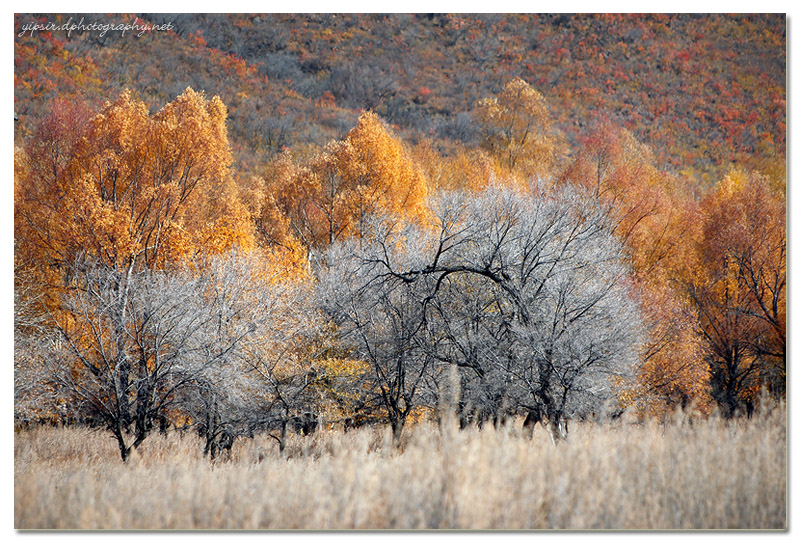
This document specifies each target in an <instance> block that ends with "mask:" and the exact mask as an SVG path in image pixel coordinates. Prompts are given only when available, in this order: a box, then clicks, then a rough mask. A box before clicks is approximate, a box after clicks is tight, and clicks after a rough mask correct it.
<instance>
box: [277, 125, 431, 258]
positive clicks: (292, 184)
mask: <svg viewBox="0 0 800 544" xmlns="http://www.w3.org/2000/svg"><path fill="white" fill-rule="evenodd" d="M273 171H274V172H275V173H276V175H275V177H274V179H273V180H271V181H269V180H268V187H267V190H266V194H265V205H264V207H263V209H262V214H267V215H268V216H269V217H275V218H276V220H273V221H262V225H264V226H265V227H266V230H267V234H268V236H267V237H268V238H270V239H272V240H275V241H278V242H279V243H280V241H281V240H285V235H282V234H281V231H282V225H281V223H283V224H284V225H286V227H288V232H289V234H290V235H291V236H292V237H294V238H295V239H297V240H300V241H301V242H302V243H303V244H304V245H305V246H307V247H316V246H325V245H329V244H331V243H332V242H333V241H335V240H337V239H341V238H347V237H351V236H362V235H363V234H364V229H365V223H364V220H365V218H366V217H367V216H368V215H370V214H371V213H374V212H376V211H384V212H389V213H392V214H396V215H397V217H398V218H405V219H408V220H411V221H415V220H419V219H421V218H422V217H424V215H425V213H426V209H427V208H426V204H425V200H426V197H427V194H428V189H427V184H426V180H425V176H424V175H423V173H422V171H421V170H420V168H419V167H418V166H417V165H416V164H415V163H414V162H413V160H412V159H411V157H410V154H409V153H408V152H407V151H406V149H405V146H404V145H403V143H402V142H401V141H400V140H399V139H398V138H397V137H396V136H394V135H393V134H392V133H391V132H390V130H389V129H388V128H387V127H386V126H385V125H384V123H383V122H382V121H381V120H380V119H379V118H378V116H376V115H375V114H374V113H371V112H366V113H364V114H362V115H361V117H359V119H358V122H357V124H356V126H355V127H353V129H352V130H350V132H348V133H347V135H346V136H345V137H344V139H342V140H340V141H334V142H330V143H329V144H328V145H326V146H325V147H324V148H323V149H322V150H321V151H320V152H319V153H318V154H316V155H315V156H314V157H313V158H312V159H311V160H310V161H308V162H307V163H306V164H303V165H297V164H295V163H294V161H293V160H292V158H291V157H290V155H289V154H288V153H285V154H284V155H282V156H281V157H280V158H279V159H278V161H277V164H276V165H275V166H274V167H273ZM269 225H272V226H269ZM276 225H277V226H276Z"/></svg>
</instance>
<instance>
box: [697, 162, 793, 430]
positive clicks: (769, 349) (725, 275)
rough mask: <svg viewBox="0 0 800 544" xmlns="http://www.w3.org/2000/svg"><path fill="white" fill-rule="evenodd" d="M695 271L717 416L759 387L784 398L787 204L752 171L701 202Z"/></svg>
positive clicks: (746, 405) (750, 399) (751, 399)
mask: <svg viewBox="0 0 800 544" xmlns="http://www.w3.org/2000/svg"><path fill="white" fill-rule="evenodd" d="M702 209H703V212H704V224H703V232H702V237H701V238H700V239H699V240H698V243H697V245H696V251H697V255H698V258H697V263H698V265H699V266H698V268H697V270H696V273H695V274H694V276H693V277H692V278H691V281H690V282H689V283H688V285H687V287H688V292H689V294H690V296H691V299H692V302H693V303H694V305H695V307H696V309H697V312H698V315H699V317H700V327H701V332H702V336H703V339H704V341H705V344H706V349H707V352H708V355H707V357H708V364H709V367H710V373H711V386H712V395H713V397H714V400H715V401H716V402H717V404H718V405H719V407H720V410H721V412H722V414H723V415H725V416H727V417H730V416H733V415H735V414H736V413H737V412H742V411H745V412H750V411H752V409H753V408H754V404H755V400H756V399H757V392H758V389H759V388H761V387H765V388H766V389H767V391H768V392H770V393H771V394H772V395H774V396H777V397H781V396H783V395H785V388H786V202H785V200H784V197H783V194H782V193H780V192H779V191H776V190H775V189H774V187H772V186H771V184H770V182H769V180H768V179H767V178H764V177H763V176H761V175H759V174H756V173H749V172H743V171H738V170H734V171H732V172H730V173H729V174H728V175H727V176H726V177H725V178H724V179H723V180H722V181H721V182H720V183H719V184H718V185H717V187H716V188H715V190H714V191H713V192H712V193H710V194H709V195H708V196H707V197H706V198H705V199H704V200H703V202H702Z"/></svg>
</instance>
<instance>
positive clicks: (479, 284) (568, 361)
mask: <svg viewBox="0 0 800 544" xmlns="http://www.w3.org/2000/svg"><path fill="white" fill-rule="evenodd" d="M432 207H433V209H434V211H435V220H434V221H433V224H431V225H428V226H415V225H407V224H402V223H400V222H397V221H393V220H392V219H390V218H387V217H383V218H376V219H374V227H373V228H372V229H371V235H370V236H368V237H365V238H364V239H360V240H357V241H351V242H349V243H342V244H339V245H336V246H334V247H333V248H332V249H331V251H329V253H328V254H327V256H326V258H327V262H328V264H329V267H330V268H328V271H327V273H326V274H327V275H325V276H324V277H325V280H324V281H323V285H324V289H325V290H326V293H327V297H328V298H327V299H326V300H327V308H328V310H329V312H331V314H332V315H333V316H335V318H336V319H337V322H338V323H339V324H340V326H341V327H342V333H343V335H344V336H345V337H347V338H349V339H351V341H352V342H353V344H354V349H355V350H356V352H357V353H358V355H359V356H361V357H363V358H365V359H366V360H369V362H370V363H371V364H372V367H373V372H374V378H375V383H376V387H377V388H378V390H380V391H381V393H382V394H383V395H384V397H386V398H385V399H384V400H383V406H384V408H385V409H386V410H387V412H389V413H390V414H391V413H392V412H397V413H396V415H394V416H390V420H391V421H392V423H393V424H394V423H395V421H396V420H399V419H400V415H401V414H402V409H400V410H398V409H397V408H395V407H394V406H393V404H392V403H393V402H395V403H396V401H395V400H394V399H399V398H403V399H405V400H404V404H403V405H402V406H408V404H409V403H412V404H413V403H414V402H417V403H419V402H420V400H419V399H416V398H415V396H419V393H421V392H422V391H423V390H424V389H425V388H424V384H425V383H426V377H429V376H431V375H433V372H434V369H435V368H436V367H437V366H438V365H442V364H445V365H455V366H457V367H458V368H459V369H460V371H461V387H462V400H461V412H462V413H461V416H462V419H466V418H468V416H473V417H477V418H478V420H480V421H482V420H486V419H492V420H494V421H496V422H499V421H502V420H503V419H504V418H505V417H506V416H508V415H510V414H513V413H520V412H521V413H524V414H527V415H528V416H529V419H536V421H542V422H544V421H546V422H548V425H549V427H550V429H551V430H554V429H555V430H558V433H557V434H553V436H554V437H560V436H563V435H564V434H565V429H566V426H565V422H564V419H565V418H567V417H570V416H572V415H573V414H575V413H581V412H583V411H594V410H596V409H597V407H598V404H599V403H603V402H606V401H608V400H610V399H611V398H612V387H613V383H614V381H615V379H617V378H622V377H624V376H626V375H627V374H628V373H629V371H630V369H631V368H632V367H633V365H634V364H635V361H636V360H637V357H638V355H639V353H638V350H639V343H640V330H639V327H638V318H637V308H636V306H635V304H634V302H633V300H632V298H631V297H630V296H629V293H628V284H627V282H628V268H627V266H626V261H625V255H624V253H623V251H622V247H621V245H620V243H619V242H618V241H617V240H616V239H615V238H614V236H613V235H612V234H611V228H610V226H611V225H610V219H609V216H608V214H607V212H606V210H605V209H603V208H602V207H601V206H600V205H599V204H598V203H597V201H596V200H594V199H593V198H592V197H591V195H587V194H584V193H582V192H580V191H578V190H577V189H573V188H569V187H567V188H564V189H545V188H544V187H542V186H539V185H534V186H532V187H531V189H530V191H529V192H516V191H511V190H504V189H498V188H490V189H488V190H487V191H486V192H484V193H482V194H478V195H467V194H463V193H458V194H451V195H446V196H443V197H440V198H438V199H437V200H436V201H434V202H433V203H432ZM404 380H405V381H404ZM387 393H393V394H394V397H393V396H392V395H391V394H388V395H387ZM537 414H538V417H535V416H536V415H537ZM392 418H394V419H392Z"/></svg>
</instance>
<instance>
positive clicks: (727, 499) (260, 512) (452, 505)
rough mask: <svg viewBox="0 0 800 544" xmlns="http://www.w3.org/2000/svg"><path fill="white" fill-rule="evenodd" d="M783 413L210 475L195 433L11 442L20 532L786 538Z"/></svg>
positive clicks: (36, 433) (235, 468) (322, 440)
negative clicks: (475, 532) (124, 443)
mask: <svg viewBox="0 0 800 544" xmlns="http://www.w3.org/2000/svg"><path fill="white" fill-rule="evenodd" d="M785 420H786V413H785V410H784V409H782V408H781V409H775V410H772V411H770V412H769V413H762V414H760V415H758V416H756V417H755V418H754V419H752V420H749V421H748V420H739V421H734V422H730V423H726V422H724V421H721V420H719V419H710V420H704V421H699V422H695V423H694V424H690V422H689V421H688V419H686V418H682V417H678V418H676V420H675V421H673V422H671V423H669V424H666V425H659V424H656V423H647V424H643V425H637V424H633V423H629V422H617V423H614V424H606V425H603V426H600V425H593V424H582V425H573V428H572V429H571V434H570V437H569V439H568V440H567V441H566V442H563V443H560V444H558V445H557V446H554V445H553V444H551V443H550V441H549V439H548V438H547V437H546V436H545V435H544V434H543V433H537V435H536V436H534V438H533V439H532V440H531V439H527V438H525V437H524V436H523V435H522V433H521V432H519V431H518V430H517V429H515V428H506V429H500V430H494V429H483V430H481V431H478V430H474V429H473V430H467V431H458V430H456V429H455V428H452V427H450V426H447V427H446V428H445V429H444V430H443V431H440V430H439V428H437V427H436V426H434V425H421V426H418V427H416V428H414V429H411V430H410V431H409V433H408V435H407V437H406V439H405V441H404V444H403V446H402V448H401V449H400V450H396V449H394V448H392V447H391V440H390V437H389V435H388V434H387V433H385V432H383V431H379V430H360V431H356V432H351V433H347V434H344V433H340V432H319V433H317V434H315V435H313V436H311V437H306V438H303V437H294V438H293V439H292V440H291V441H290V444H289V446H288V447H287V450H286V453H287V455H286V458H281V457H279V455H278V453H277V449H276V448H275V446H274V444H272V443H270V441H269V439H267V438H256V439H254V440H248V441H241V442H239V443H237V444H236V445H235V446H234V449H233V451H232V453H231V456H230V458H229V459H223V460H218V461H217V462H215V463H210V462H209V461H208V460H207V459H205V458H203V456H202V455H201V445H200V443H199V442H198V440H197V439H196V437H194V436H192V435H189V434H187V435H186V436H184V437H182V438H181V437H180V436H179V435H178V434H177V433H175V434H172V435H170V436H169V437H166V438H164V437H161V436H153V437H151V438H149V439H148V440H147V441H146V442H145V443H144V444H143V445H142V447H141V448H140V451H139V452H137V453H136V454H135V455H134V457H133V458H132V460H131V462H129V463H128V464H126V465H123V464H122V462H121V461H120V460H119V456H118V452H117V450H116V447H115V443H114V442H113V440H111V439H110V437H108V436H107V435H105V434H102V433H95V432H89V431H86V430H81V429H54V428H35V429H31V430H27V431H21V432H19V433H17V435H16V436H15V443H14V453H15V455H14V459H15V462H14V524H15V527H16V528H17V529H382V528H386V529H435V528H442V529H739V528H749V529H784V528H786V523H787V522H786V426H785Z"/></svg>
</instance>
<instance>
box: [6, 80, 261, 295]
mask: <svg viewBox="0 0 800 544" xmlns="http://www.w3.org/2000/svg"><path fill="white" fill-rule="evenodd" d="M61 107H62V106H59V105H57V106H56V108H61ZM68 113H69V112H68ZM226 116H227V111H226V108H225V105H224V104H223V103H222V102H221V101H220V99H219V98H217V97H214V98H212V99H210V100H208V99H206V98H205V96H204V95H203V94H202V93H197V92H195V91H193V90H192V89H191V88H188V89H187V90H186V91H185V92H184V93H183V94H181V95H180V96H179V97H178V98H176V99H175V100H174V101H173V102H171V103H169V104H167V105H166V106H164V107H163V108H162V109H161V110H160V111H159V112H157V113H155V114H154V115H150V114H149V112H148V109H147V106H146V105H145V104H144V102H141V101H138V100H136V99H135V98H134V97H133V95H132V94H131V93H130V92H128V91H125V92H123V93H122V95H121V96H120V97H119V98H118V99H117V100H116V101H114V102H113V103H111V102H108V103H106V104H105V105H104V107H103V108H102V110H101V111H100V113H98V114H97V115H95V116H94V117H92V118H90V119H88V120H87V121H86V122H85V124H83V123H82V122H81V119H82V118H83V117H85V116H83V117H82V116H79V115H73V121H74V122H76V123H79V124H82V125H83V126H82V131H81V132H80V134H79V135H78V136H77V137H76V136H74V135H73V134H71V133H70V134H67V135H66V136H63V135H62V133H63V132H64V131H63V130H62V131H60V132H59V131H55V130H52V129H50V128H49V127H50V125H54V124H56V123H63V121H62V120H61V117H63V113H62V112H60V111H59V109H54V111H53V112H51V114H50V116H48V117H47V118H45V119H44V121H43V126H42V127H41V128H40V130H39V132H38V133H37V136H36V137H35V138H34V139H33V140H32V141H31V142H30V144H29V145H28V147H27V150H26V152H25V154H24V155H20V156H19V157H18V160H17V161H16V162H17V164H18V169H17V174H18V175H17V176H16V177H15V181H16V195H15V212H16V222H15V239H16V246H17V251H18V252H19V253H20V256H21V257H23V259H22V260H23V262H25V263H26V264H27V265H28V266H31V267H36V268H39V269H40V270H41V271H43V272H44V271H48V270H49V271H53V270H59V269H62V268H64V267H67V266H68V265H69V264H70V263H71V262H72V261H74V260H75V259H76V258H86V257H90V258H92V259H97V260H98V261H100V262H103V263H106V264H108V265H115V266H121V267H132V266H137V265H141V266H144V267H148V268H153V267H158V266H163V265H164V264H167V263H169V262H174V261H175V260H176V259H180V258H183V257H187V256H192V255H194V254H196V253H197V252H200V251H202V252H220V251H224V250H226V249H229V248H231V247H235V246H248V245H252V243H253V241H252V232H251V229H250V226H249V217H248V214H247V211H246V208H245V207H244V206H242V205H241V203H240V202H238V201H237V200H238V195H237V194H236V190H235V187H233V186H232V185H231V183H230V181H229V179H228V169H229V167H230V164H231V153H230V146H229V144H228V139H227V132H226V128H225V120H226ZM54 149H58V153H57V155H53V152H52V151H51V150H54ZM43 155H45V156H47V157H48V159H49V160H48V161H47V162H46V163H45V166H46V167H43V166H42V163H41V160H40V159H41V157H42V156H43ZM51 283H57V282H51Z"/></svg>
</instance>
